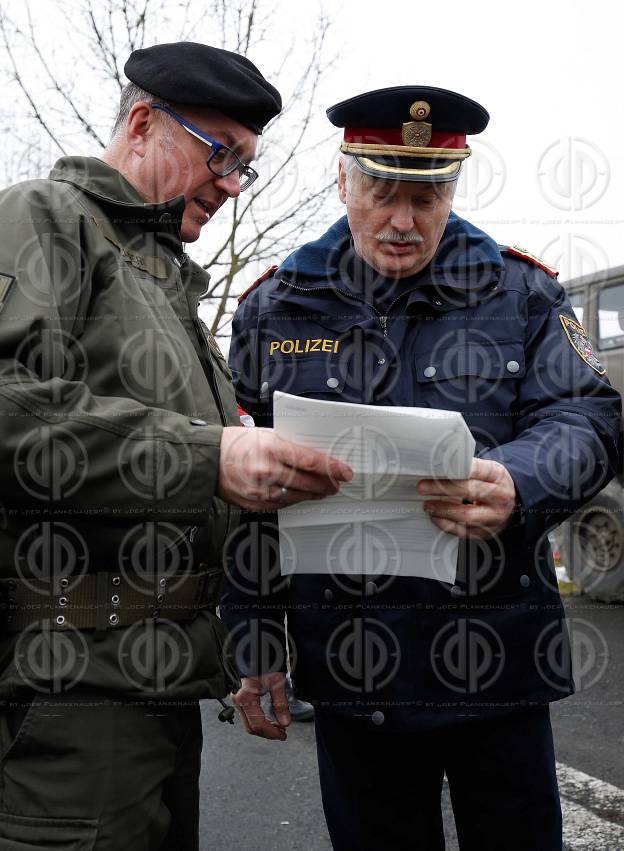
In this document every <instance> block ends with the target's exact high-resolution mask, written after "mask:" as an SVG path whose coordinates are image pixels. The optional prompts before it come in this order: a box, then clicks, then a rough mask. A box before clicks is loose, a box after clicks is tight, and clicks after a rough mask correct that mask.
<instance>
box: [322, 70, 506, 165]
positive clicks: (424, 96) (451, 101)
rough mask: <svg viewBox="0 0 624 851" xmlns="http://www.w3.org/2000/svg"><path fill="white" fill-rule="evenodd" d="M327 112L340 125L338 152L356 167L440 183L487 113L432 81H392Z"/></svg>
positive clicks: (466, 149) (485, 120)
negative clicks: (394, 83)
mask: <svg viewBox="0 0 624 851" xmlns="http://www.w3.org/2000/svg"><path fill="white" fill-rule="evenodd" d="M327 117H328V118H329V120H330V121H331V123H332V124H333V125H334V126H336V127H344V128H345V133H344V140H343V143H342V145H341V148H340V149H341V151H342V152H343V153H345V154H350V155H351V156H354V157H355V159H356V162H357V165H358V167H359V168H360V169H361V171H364V172H366V173H367V174H371V175H373V176H375V177H385V178H388V179H391V180H392V179H393V180H414V181H424V182H446V181H449V180H454V179H455V178H456V177H457V175H458V174H459V170H460V167H461V163H462V161H463V160H464V159H466V157H468V156H470V147H469V146H468V145H467V143H466V135H467V134H469V133H480V132H481V131H482V130H485V128H486V127H487V124H488V121H489V119H490V116H489V114H488V112H487V111H486V110H485V109H484V108H483V107H482V106H481V105H480V104H478V103H477V102H476V101H474V100H471V99H470V98H467V97H464V95H460V94H457V92H451V91H448V90H447V89H438V88H434V87H433V86H393V87H391V88H387V89H376V90H375V91H372V92H364V94H361V95H356V96H355V97H352V98H349V99H348V100H343V101H341V102H340V103H337V104H334V106H330V107H329V109H328V110H327Z"/></svg>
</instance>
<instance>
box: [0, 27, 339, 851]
mask: <svg viewBox="0 0 624 851" xmlns="http://www.w3.org/2000/svg"><path fill="white" fill-rule="evenodd" d="M125 71H126V74H127V76H128V77H129V79H130V81H131V82H130V84H129V85H128V86H127V87H126V88H125V89H124V92H123V94H122V101H121V107H120V111H119V115H118V118H117V122H116V125H115V128H114V131H113V137H112V140H111V143H110V144H109V146H108V148H107V149H106V151H105V152H104V154H103V156H102V157H101V158H100V159H96V158H87V157H64V158H62V159H61V160H59V161H58V162H57V163H56V165H55V167H54V169H53V170H52V172H51V174H50V177H49V179H47V180H34V181H29V182H27V183H22V184H19V185H16V186H13V187H11V188H9V189H7V190H5V191H4V192H2V193H0V222H1V228H2V240H1V241H0V413H1V415H2V420H1V423H2V434H1V437H2V439H1V440H0V453H1V457H2V471H3V490H2V498H1V505H2V522H1V523H0V590H1V592H2V623H1V633H0V654H1V657H0V699H1V700H2V701H3V702H4V704H3V705H4V710H3V711H2V712H1V713H0V771H1V782H0V847H2V848H5V847H11V848H13V847H18V846H19V847H20V848H22V847H24V848H25V847H28V848H30V849H37V848H43V847H45V848H48V847H51V846H52V845H54V847H57V846H58V847H61V846H62V847H64V848H85V849H86V848H89V849H91V848H94V849H124V851H133V849H157V848H166V849H167V851H172V849H180V851H189V849H196V848H198V777H199V764H200V749H201V723H200V716H199V708H198V703H197V700H198V698H202V697H214V698H222V697H224V696H225V695H226V694H227V693H228V691H229V689H230V688H231V687H232V685H233V681H234V678H235V676H236V675H235V673H234V672H232V671H231V670H230V669H229V668H228V666H227V664H225V663H224V660H223V649H222V646H223V639H224V633H223V628H222V625H221V622H220V621H219V619H218V618H217V617H216V615H215V606H216V603H217V600H218V597H219V587H220V579H221V573H222V570H221V550H222V547H223V544H224V542H225V540H226V538H227V536H228V534H229V531H230V530H231V529H232V526H233V524H234V523H235V522H236V517H235V516H234V514H235V511H236V509H235V508H232V505H235V506H240V507H243V508H251V507H254V508H260V510H263V509H268V510H270V509H272V508H273V509H274V508H276V507H277V506H278V505H280V506H283V505H288V504H293V503H295V502H298V501H299V500H301V499H303V498H306V496H310V495H311V494H312V495H320V496H322V495H326V494H329V493H334V492H335V491H336V488H337V485H336V484H334V483H333V482H335V481H340V480H341V479H344V478H345V477H348V476H349V470H348V468H347V467H346V466H345V465H343V464H340V463H339V462H334V461H332V460H331V459H328V458H327V457H326V456H324V455H321V454H320V453H315V452H312V451H309V450H305V449H303V448H300V447H297V446H295V445H293V444H289V443H287V442H286V441H282V440H280V439H278V438H277V437H276V436H275V435H274V434H273V432H272V431H271V430H269V429H244V428H240V421H239V416H238V413H237V407H236V402H235V398H234V392H233V390H232V387H231V383H230V373H229V371H228V368H227V365H226V363H225V361H224V359H223V357H222V355H221V353H220V352H219V350H218V347H217V345H216V343H215V341H214V339H213V338H212V337H211V336H210V334H209V333H208V332H207V330H206V329H205V327H204V326H203V325H202V323H201V321H200V319H199V318H198V314H197V306H198V300H199V297H200V296H201V295H202V294H203V293H204V292H205V291H206V289H207V284H208V274H207V272H206V271H205V270H204V269H203V268H201V267H200V266H198V265H197V264H195V263H194V262H193V261H191V260H190V259H189V258H188V256H187V255H186V254H185V253H184V250H183V243H184V242H193V241H195V240H197V239H198V237H199V235H200V232H201V229H202V227H203V226H204V225H205V224H206V223H207V222H208V221H209V220H210V218H211V217H212V216H213V215H215V213H216V212H217V211H218V209H219V207H220V206H221V205H222V204H223V203H224V202H225V201H226V200H227V199H228V198H235V197H237V196H238V195H239V193H240V192H241V191H243V190H244V189H246V188H247V187H248V186H249V185H250V184H251V182H253V180H254V179H255V178H256V177H257V174H256V172H255V171H254V170H253V168H252V167H251V166H250V165H249V163H250V162H251V161H252V159H253V157H254V155H255V149H256V141H257V136H258V134H259V133H261V132H262V128H263V126H264V125H265V124H266V123H267V122H268V121H269V120H270V119H271V118H272V117H274V116H275V115H276V114H277V113H278V112H279V110H280V108H281V100H280V96H279V93H278V92H277V91H276V89H274V88H273V86H271V85H270V84H269V83H268V82H267V81H266V80H265V79H264V77H263V76H262V75H261V74H260V72H259V71H258V69H257V68H255V66H254V65H252V63H251V62H249V61H248V60H247V59H245V58H244V57H241V56H238V55H236V54H233V53H229V52H227V51H223V50H218V49H215V48H211V47H208V46H206V45H200V44H194V43H190V42H185V43H177V44H163V45H158V46H155V47H150V48H147V49H143V50H137V51H135V52H134V53H133V54H132V55H131V57H130V58H129V60H128V62H127V64H126V68H125ZM274 697H275V699H277V700H280V699H283V693H282V686H281V685H280V686H279V688H278V690H277V691H276V692H275V695H274Z"/></svg>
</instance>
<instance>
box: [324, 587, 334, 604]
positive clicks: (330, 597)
mask: <svg viewBox="0 0 624 851" xmlns="http://www.w3.org/2000/svg"><path fill="white" fill-rule="evenodd" d="M323 597H325V599H326V600H327V602H328V603H331V601H332V600H333V599H334V592H333V591H332V590H331V588H326V589H325V590H324V591H323Z"/></svg>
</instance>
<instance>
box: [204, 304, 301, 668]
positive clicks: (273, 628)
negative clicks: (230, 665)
mask: <svg viewBox="0 0 624 851" xmlns="http://www.w3.org/2000/svg"><path fill="white" fill-rule="evenodd" d="M257 343H258V293H257V291H254V292H252V293H250V295H249V296H248V297H247V298H246V299H245V301H243V302H242V304H241V305H240V306H239V308H238V309H237V311H236V313H235V314H234V318H233V321H232V342H231V345H230V355H229V365H230V370H231V372H232V377H233V380H234V387H235V389H236V398H237V400H238V403H239V405H240V406H241V408H243V409H244V410H245V411H246V412H247V413H249V414H251V415H252V416H253V418H254V421H255V424H256V425H257V426H262V425H263V426H267V425H270V424H271V410H270V407H269V405H267V404H266V403H264V404H263V403H262V402H261V400H260V376H259V366H260V364H259V358H258V349H257ZM287 582H288V580H287V578H286V577H283V576H282V575H281V573H280V560H279V530H278V525H277V515H276V514H274V513H267V514H253V513H251V512H247V513H244V514H243V517H242V522H241V524H240V526H239V528H238V529H237V531H236V532H235V534H234V535H233V536H232V537H231V538H230V540H229V542H228V545H227V548H226V555H225V585H224V592H223V596H222V598H221V604H220V607H219V614H220V616H221V618H222V619H223V620H224V621H225V623H226V624H227V626H228V628H229V630H230V642H231V651H232V652H233V654H234V656H235V659H236V665H237V668H238V670H239V671H240V673H241V675H243V676H254V675H257V674H262V673H268V672H270V671H285V670H286V641H285V621H284V616H285V610H286V605H287V596H288V594H287V590H288V589H287Z"/></svg>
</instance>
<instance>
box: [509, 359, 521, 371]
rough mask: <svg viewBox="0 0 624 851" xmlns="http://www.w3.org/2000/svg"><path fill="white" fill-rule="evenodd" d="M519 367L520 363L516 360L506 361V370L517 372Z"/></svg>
mask: <svg viewBox="0 0 624 851" xmlns="http://www.w3.org/2000/svg"><path fill="white" fill-rule="evenodd" d="M519 369H520V364H519V363H518V361H517V360H510V361H507V371H508V372H518V370H519Z"/></svg>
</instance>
